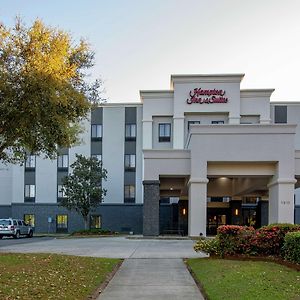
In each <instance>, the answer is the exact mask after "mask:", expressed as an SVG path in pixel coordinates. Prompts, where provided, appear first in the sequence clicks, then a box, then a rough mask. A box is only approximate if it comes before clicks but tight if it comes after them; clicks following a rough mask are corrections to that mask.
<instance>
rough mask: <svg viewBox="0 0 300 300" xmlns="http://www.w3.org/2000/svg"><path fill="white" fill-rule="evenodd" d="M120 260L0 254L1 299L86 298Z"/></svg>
mask: <svg viewBox="0 0 300 300" xmlns="http://www.w3.org/2000/svg"><path fill="white" fill-rule="evenodd" d="M120 263H121V260H120V259H108V258H92V257H77V256H67V255H57V254H11V253H1V254H0V282H1V284H0V299H5V300H11V299H22V300H23V299H24V300H26V299H72V300H73V299H74V300H75V299H86V298H87V297H89V296H92V295H94V294H95V292H96V291H97V290H98V289H99V287H100V286H101V285H103V284H105V282H106V281H107V279H108V278H109V275H110V274H111V273H112V272H113V271H114V270H115V269H116V268H117V267H118V265H119V264H120Z"/></svg>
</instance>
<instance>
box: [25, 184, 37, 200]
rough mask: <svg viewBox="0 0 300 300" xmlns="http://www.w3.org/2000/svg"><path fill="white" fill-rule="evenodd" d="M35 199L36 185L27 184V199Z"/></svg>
mask: <svg viewBox="0 0 300 300" xmlns="http://www.w3.org/2000/svg"><path fill="white" fill-rule="evenodd" d="M34 197H35V185H34V184H26V185H25V198H34Z"/></svg>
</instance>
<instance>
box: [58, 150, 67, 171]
mask: <svg viewBox="0 0 300 300" xmlns="http://www.w3.org/2000/svg"><path fill="white" fill-rule="evenodd" d="M68 166H69V155H68V154H63V155H59V156H58V157H57V168H58V169H67V168H68Z"/></svg>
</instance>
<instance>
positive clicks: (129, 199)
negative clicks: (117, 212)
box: [124, 185, 135, 203]
mask: <svg viewBox="0 0 300 300" xmlns="http://www.w3.org/2000/svg"><path fill="white" fill-rule="evenodd" d="M124 202H125V203H133V202H135V186H134V185H125V186H124Z"/></svg>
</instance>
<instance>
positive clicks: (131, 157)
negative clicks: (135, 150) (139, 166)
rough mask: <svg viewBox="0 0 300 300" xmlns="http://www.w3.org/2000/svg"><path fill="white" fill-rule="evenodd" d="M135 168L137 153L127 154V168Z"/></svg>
mask: <svg viewBox="0 0 300 300" xmlns="http://www.w3.org/2000/svg"><path fill="white" fill-rule="evenodd" d="M133 169H135V154H125V170H133Z"/></svg>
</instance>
